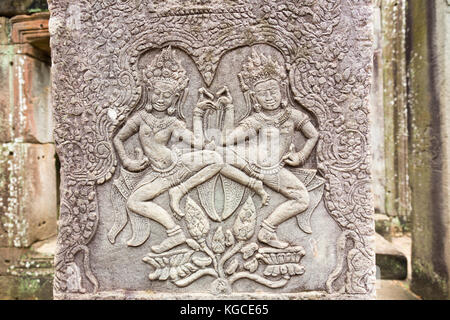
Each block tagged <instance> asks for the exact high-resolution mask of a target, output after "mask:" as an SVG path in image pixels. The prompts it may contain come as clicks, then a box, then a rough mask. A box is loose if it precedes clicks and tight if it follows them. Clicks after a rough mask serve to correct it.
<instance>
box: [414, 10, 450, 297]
mask: <svg viewBox="0 0 450 320" xmlns="http://www.w3.org/2000/svg"><path fill="white" fill-rule="evenodd" d="M408 18H409V26H408V35H407V46H408V48H409V50H410V52H409V54H408V57H407V58H408V59H407V63H408V68H409V72H410V74H409V78H410V80H409V88H410V93H409V95H410V101H409V103H410V137H409V140H410V157H409V159H410V160H409V177H410V184H411V199H412V201H411V206H412V215H413V227H412V243H413V245H412V284H411V288H412V290H413V291H414V292H415V293H417V294H418V295H420V296H422V297H423V298H424V299H448V298H450V289H449V288H450V285H449V283H450V277H449V274H450V236H449V235H450V229H449V227H450V215H449V212H450V204H449V201H448V199H450V194H449V190H450V188H449V177H450V172H449V168H450V166H449V161H450V157H449V150H450V147H449V146H450V144H449V138H448V137H449V136H450V132H449V130H450V126H449V125H448V124H449V123H450V122H449V120H450V113H449V110H448V101H450V89H449V79H450V71H449V70H450V69H449V66H450V49H449V47H448V45H449V43H450V40H449V39H450V4H449V2H448V1H410V2H409V6H408Z"/></svg>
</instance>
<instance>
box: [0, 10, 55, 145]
mask: <svg viewBox="0 0 450 320" xmlns="http://www.w3.org/2000/svg"><path fill="white" fill-rule="evenodd" d="M48 16H49V14H48V13H44V14H35V15H31V16H18V17H15V18H14V19H12V20H11V21H8V20H2V21H4V23H3V24H2V29H5V30H6V29H7V32H6V35H5V36H6V37H7V40H8V41H6V40H5V41H4V43H5V44H4V45H0V75H1V77H0V93H1V94H0V107H1V109H0V126H1V129H2V130H1V132H0V142H13V141H21V142H31V143H50V142H53V132H52V130H53V126H52V123H53V121H52V113H51V108H50V107H49V106H50V99H49V98H50V90H49V86H50V55H49V52H46V50H47V51H48V50H49V46H48V44H47V45H45V41H47V42H48V40H49V34H48ZM46 48H47V49H46Z"/></svg>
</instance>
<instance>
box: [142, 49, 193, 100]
mask: <svg viewBox="0 0 450 320" xmlns="http://www.w3.org/2000/svg"><path fill="white" fill-rule="evenodd" d="M142 73H143V78H144V82H145V83H146V84H147V85H148V86H149V87H153V85H154V83H155V82H157V81H163V82H168V83H170V84H171V85H172V86H173V88H174V91H175V92H179V91H181V90H184V89H185V88H186V87H187V85H188V82H189V79H188V77H187V76H186V70H185V69H184V68H183V66H182V65H181V63H180V62H179V61H178V60H177V59H176V57H175V52H174V51H173V50H171V47H168V48H166V49H163V50H162V52H161V53H160V54H159V55H157V56H156V57H155V59H153V61H152V62H151V63H150V64H149V65H148V66H147V67H146V68H145V69H144V70H143V71H142Z"/></svg>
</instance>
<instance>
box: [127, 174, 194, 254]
mask: <svg viewBox="0 0 450 320" xmlns="http://www.w3.org/2000/svg"><path fill="white" fill-rule="evenodd" d="M169 187H170V182H169V181H168V180H166V179H161V178H158V179H156V180H155V181H153V182H151V183H149V184H146V185H144V186H142V187H140V188H139V189H137V190H136V191H134V192H133V193H132V194H131V195H130V197H129V198H128V201H127V207H128V209H129V210H130V211H132V212H134V213H136V214H139V215H141V216H144V217H147V218H149V219H152V220H154V221H156V222H158V223H159V224H161V225H162V226H164V228H166V230H167V235H168V238H167V239H165V240H164V241H163V242H162V243H161V244H160V245H159V246H154V248H155V249H156V250H157V251H155V252H157V253H160V252H163V251H166V250H169V249H171V248H173V247H175V246H178V245H180V244H182V243H184V241H185V240H186V237H185V236H184V234H183V231H182V230H181V228H180V227H179V226H178V225H177V224H176V222H175V220H174V219H173V218H172V216H171V215H170V214H169V213H168V212H167V211H166V210H165V209H164V208H162V207H160V206H159V205H157V204H156V203H154V202H152V201H151V200H153V199H154V198H156V197H157V196H159V195H160V194H161V193H163V192H164V191H166V190H167V189H168V188H169ZM152 249H153V248H152Z"/></svg>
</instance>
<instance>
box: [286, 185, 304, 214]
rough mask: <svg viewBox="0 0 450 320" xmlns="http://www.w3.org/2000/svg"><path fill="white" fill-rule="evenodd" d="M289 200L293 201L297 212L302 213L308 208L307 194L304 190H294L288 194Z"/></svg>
mask: <svg viewBox="0 0 450 320" xmlns="http://www.w3.org/2000/svg"><path fill="white" fill-rule="evenodd" d="M289 195H290V197H289V198H290V199H291V200H295V202H296V205H297V206H298V207H299V210H301V211H304V210H306V209H307V208H308V207H309V193H308V190H306V188H295V189H292V190H290V192H289Z"/></svg>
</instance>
